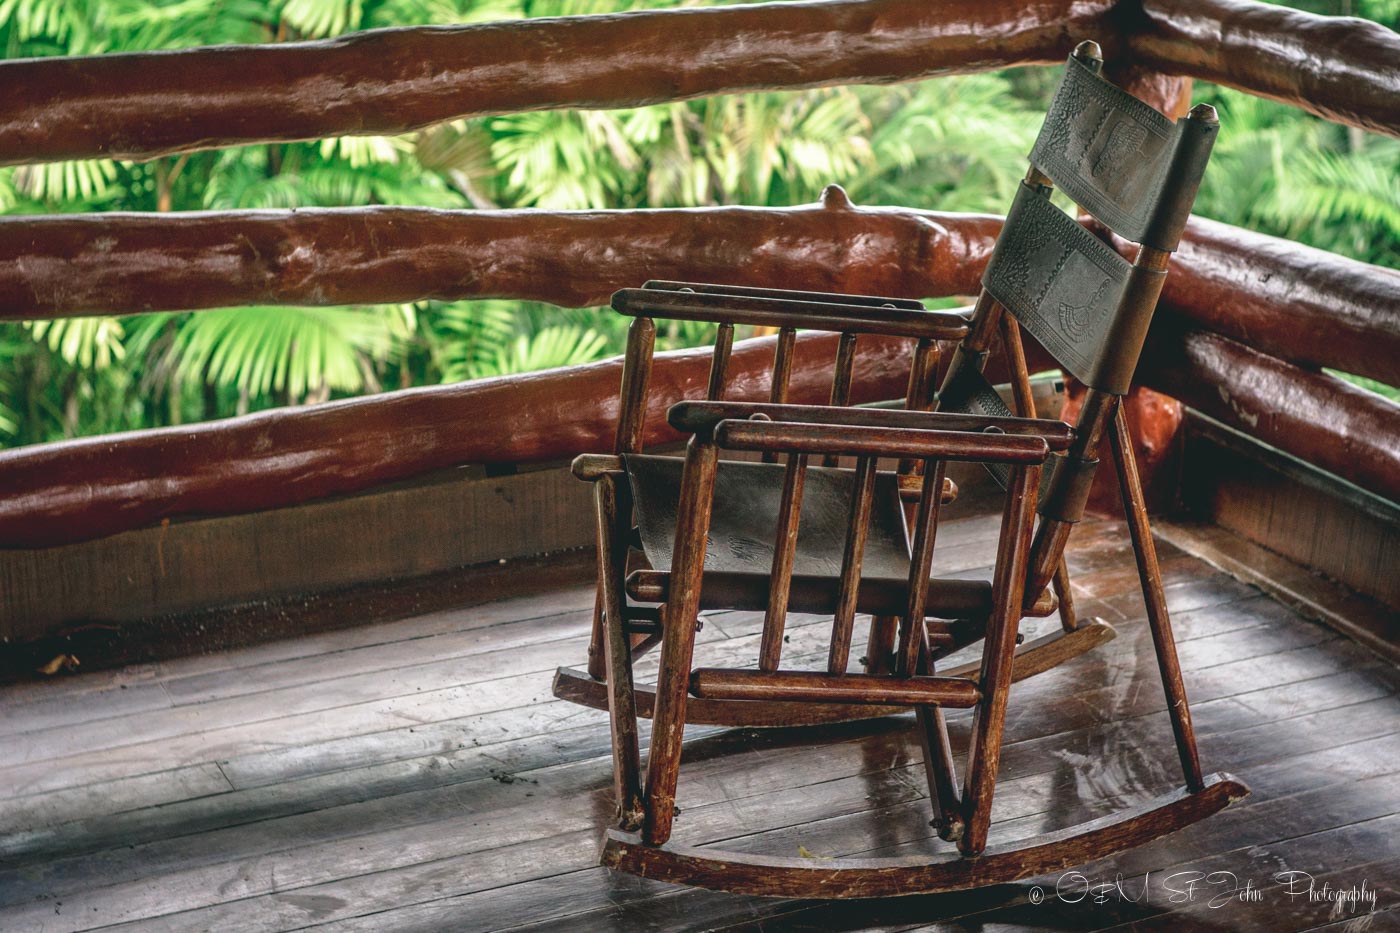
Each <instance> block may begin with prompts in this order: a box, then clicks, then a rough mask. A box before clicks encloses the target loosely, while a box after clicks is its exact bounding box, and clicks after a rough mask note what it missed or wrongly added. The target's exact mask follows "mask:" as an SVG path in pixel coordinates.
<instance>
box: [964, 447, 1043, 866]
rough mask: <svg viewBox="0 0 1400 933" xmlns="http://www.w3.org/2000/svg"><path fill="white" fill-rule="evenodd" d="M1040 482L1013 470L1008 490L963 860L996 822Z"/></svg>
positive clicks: (1033, 473) (1035, 473) (1036, 474)
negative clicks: (995, 801)
mask: <svg viewBox="0 0 1400 933" xmlns="http://www.w3.org/2000/svg"><path fill="white" fill-rule="evenodd" d="M1039 481H1040V469H1039V468H1038V467H1023V466H1018V467H1012V469H1011V477H1010V482H1009V483H1008V484H1007V491H1006V496H1007V501H1006V511H1005V512H1003V513H1002V520H1001V534H1000V536H999V538H998V540H999V541H1000V542H1001V544H1000V546H999V553H998V554H997V565H996V571H995V574H994V576H993V579H992V613H991V616H990V617H989V618H988V619H987V638H986V643H985V645H984V647H983V649H982V677H981V685H982V700H981V702H979V703H978V704H977V708H976V712H974V714H973V718H972V740H971V742H970V743H969V744H968V749H967V777H966V783H965V785H964V789H963V812H964V821H965V824H966V829H965V830H964V832H963V835H962V838H961V839H959V840H958V850H959V851H960V852H962V854H963V855H969V856H974V855H980V854H981V853H982V850H983V849H985V848H986V846H987V831H988V828H989V827H990V826H991V822H992V794H993V792H994V791H995V789H996V776H997V767H998V765H999V764H1000V763H1001V734H1002V727H1003V726H1004V725H1005V722H1006V700H1007V695H1008V693H1009V692H1010V689H1011V668H1012V664H1013V662H1014V660H1015V654H1016V629H1017V626H1018V625H1019V624H1020V621H1021V598H1022V595H1023V592H1024V587H1025V579H1026V563H1027V554H1028V551H1029V548H1030V538H1031V527H1032V525H1033V524H1034V521H1035V500H1036V492H1037V487H1038V485H1039Z"/></svg>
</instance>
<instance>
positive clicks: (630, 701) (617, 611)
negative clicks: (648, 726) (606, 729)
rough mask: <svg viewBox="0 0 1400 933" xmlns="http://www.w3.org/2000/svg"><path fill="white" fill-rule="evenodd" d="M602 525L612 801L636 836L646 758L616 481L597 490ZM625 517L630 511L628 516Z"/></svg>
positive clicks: (601, 584)
mask: <svg viewBox="0 0 1400 933" xmlns="http://www.w3.org/2000/svg"><path fill="white" fill-rule="evenodd" d="M593 501H594V505H595V506H596V509H595V517H596V520H597V523H598V591H599V595H600V597H601V599H600V601H601V603H602V606H601V609H602V613H601V614H602V616H603V625H604V631H605V633H606V647H607V652H606V659H605V660H606V661H607V678H608V714H609V719H610V722H611V725H612V753H613V799H614V800H616V801H617V821H618V825H619V826H620V827H622V828H623V829H626V830H629V831H631V830H635V829H637V827H639V826H640V825H641V822H642V785H641V753H640V751H639V748H638V740H637V705H636V704H637V700H636V695H635V694H634V693H633V692H632V645H631V638H630V637H629V636H628V633H627V629H626V627H625V626H624V624H623V622H624V618H623V609H624V597H623V590H622V586H623V578H624V576H625V575H626V572H627V540H626V538H623V537H621V536H619V535H618V534H617V533H616V532H617V516H618V513H619V506H618V489H617V481H616V479H614V478H613V477H611V476H604V477H601V478H600V479H598V480H597V481H596V482H595V483H594V486H593ZM624 511H625V510H624Z"/></svg>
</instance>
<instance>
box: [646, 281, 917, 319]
mask: <svg viewBox="0 0 1400 933" xmlns="http://www.w3.org/2000/svg"><path fill="white" fill-rule="evenodd" d="M642 288H650V289H655V290H657V291H666V292H683V291H692V292H699V293H700V294H702V295H736V296H739V297H746V298H785V299H787V300H789V301H823V302H827V303H829V304H838V305H860V306H861V307H862V308H880V307H885V308H904V309H906V310H909V311H925V310H927V309H926V308H925V307H924V306H923V303H922V302H919V301H915V300H914V299H913V298H880V297H877V296H875V295H845V294H841V293H838V292H803V291H795V290H793V289H790V288H751V287H749V286H747V285H716V284H714V283H711V282H664V281H661V280H660V279H653V280H652V281H650V282H647V283H646V284H645V285H643V286H642Z"/></svg>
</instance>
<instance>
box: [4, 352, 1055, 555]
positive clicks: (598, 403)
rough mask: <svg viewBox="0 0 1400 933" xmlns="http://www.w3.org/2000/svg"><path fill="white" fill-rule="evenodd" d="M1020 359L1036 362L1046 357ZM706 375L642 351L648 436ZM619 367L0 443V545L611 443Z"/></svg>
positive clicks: (740, 389) (741, 383)
mask: <svg viewBox="0 0 1400 933" xmlns="http://www.w3.org/2000/svg"><path fill="white" fill-rule="evenodd" d="M776 339H777V338H774V337H769V338H757V339H751V340H745V341H740V342H739V343H737V344H735V346H734V350H733V354H732V356H731V358H730V362H729V370H728V372H729V386H730V389H729V391H728V392H727V393H726V397H727V398H729V399H731V400H735V401H767V400H768V391H769V384H768V379H769V373H770V371H771V368H772V363H773V349H774V344H775V342H776ZM838 340H839V337H838V336H837V335H835V334H820V333H803V334H800V335H799V337H798V340H797V344H796V352H795V356H794V364H793V371H792V381H791V383H790V387H789V390H788V399H789V401H791V402H794V403H798V404H824V403H825V402H826V401H827V399H828V397H829V395H830V392H831V360H832V358H833V357H834V356H835V354H836V344H837V342H838ZM1035 349H1036V350H1038V349H1039V348H1035ZM912 350H913V341H910V340H905V339H901V338H886V337H865V338H862V339H861V341H860V344H859V352H858V353H857V354H856V362H855V369H854V371H853V378H852V391H853V393H854V395H853V397H852V398H853V401H855V402H870V401H877V400H880V399H886V398H892V397H895V396H902V395H903V394H904V391H905V389H906V388H907V385H908V380H909V364H910V361H911V359H912ZM1033 359H1036V361H1037V362H1038V363H1039V364H1040V365H1041V366H1042V367H1043V366H1048V365H1049V364H1050V360H1049V357H1048V356H1040V357H1038V358H1037V357H1034V356H1033ZM709 372H710V351H709V349H708V348H705V349H699V350H682V351H672V352H668V353H658V354H657V355H656V361H655V364H654V367H653V372H652V376H651V385H652V392H651V393H650V398H651V400H652V401H651V406H652V407H651V409H650V410H649V411H648V413H647V422H646V435H645V437H644V438H643V440H644V442H645V443H646V444H647V445H648V446H651V445H655V444H658V443H665V442H668V441H675V440H679V439H680V438H681V435H679V434H677V433H676V432H675V431H674V430H673V429H671V428H670V426H669V425H668V424H667V423H666V408H667V407H668V405H669V402H670V401H673V400H675V399H680V398H684V397H690V398H703V397H704V396H705V389H706V386H707V384H708V380H709ZM992 375H993V376H994V377H995V376H998V375H1002V376H1004V375H1005V374H1004V373H997V372H995V371H993V373H992ZM621 378H622V361H621V359H612V360H606V361H604V362H600V363H590V364H587V365H584V366H574V367H568V368H565V369H555V370H548V371H545V372H540V373H530V374H527V375H523V376H503V377H497V378H492V379H481V380H477V381H474V382H466V383H460V384H457V385H450V386H437V387H433V388H421V389H404V390H400V391H396V392H386V393H384V394H382V395H377V396H372V397H365V398H355V399H347V400H345V401H339V402H330V403H326V404H322V405H314V406H309V407H307V408H299V409H276V410H273V411H267V412H259V413H257V414H252V415H244V416H242V417H238V418H229V419H227V420H224V421H218V422H211V423H207V424H194V425H186V426H183V427H174V428H158V429H154V430H146V431H132V432H129V433H126V434H122V435H117V436H110V437H92V438H84V439H80V440H72V441H64V442H62V443H57V444H42V445H37V446H34V447H27V448H20V449H17V450H9V451H4V452H0V484H3V488H4V489H5V491H6V492H5V495H4V496H0V547H7V548H37V547H52V546H55V545H60V544H70V543H74V542H78V541H84V540H88V539H92V538H100V537H105V536H107V535H111V534H116V533H118V532H121V531H126V530H129V529H134V528H141V527H145V526H148V525H153V524H156V523H158V522H160V521H161V520H163V519H168V518H176V517H180V516H187V515H200V516H208V515H237V514H242V513H245V512H254V511H259V510H262V509H271V508H279V507H284V506H291V505H297V504H300V503H303V502H307V501H310V500H313V499H318V498H323V497H326V496H331V495H337V494H345V493H352V492H359V491H362V490H365V489H370V488H373V487H376V486H381V485H384V484H386V483H391V482H395V481H398V480H405V479H410V478H412V477H415V476H420V475H423V474H426V473H432V472H435V471H438V470H444V469H448V468H451V467H454V466H459V465H462V464H467V463H530V462H540V461H553V460H564V459H568V458H570V457H573V456H574V455H575V454H579V453H585V452H590V451H593V452H596V451H597V450H599V449H600V447H610V446H611V436H612V433H613V431H614V429H615V427H616V425H617V406H618V398H617V387H618V385H619V384H620V381H621ZM603 438H608V440H607V441H603V440H601V439H603Z"/></svg>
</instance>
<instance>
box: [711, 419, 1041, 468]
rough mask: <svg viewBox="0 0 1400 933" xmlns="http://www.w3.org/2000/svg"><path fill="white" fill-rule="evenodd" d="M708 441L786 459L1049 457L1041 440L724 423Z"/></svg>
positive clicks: (1037, 460) (1015, 460)
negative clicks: (806, 456) (825, 456)
mask: <svg viewBox="0 0 1400 933" xmlns="http://www.w3.org/2000/svg"><path fill="white" fill-rule="evenodd" d="M713 437H714V442H715V444H716V445H718V446H719V447H722V448H724V449H726V450H760V451H772V452H774V453H791V454H836V455H839V456H849V457H899V458H901V459H906V458H907V459H915V458H917V459H920V460H961V461H967V462H971V463H1010V464H1041V463H1044V462H1045V460H1046V458H1048V457H1049V456H1050V445H1049V444H1047V443H1046V442H1045V438H1043V437H1039V436H1037V435H1027V434H978V433H974V432H972V431H928V430H922V429H919V428H872V427H857V426H852V425H829V424H801V423H797V422H784V421H732V420H730V421H721V422H719V424H717V425H715V428H714V432H713Z"/></svg>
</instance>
